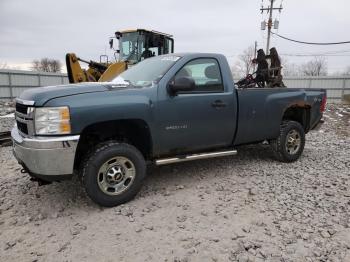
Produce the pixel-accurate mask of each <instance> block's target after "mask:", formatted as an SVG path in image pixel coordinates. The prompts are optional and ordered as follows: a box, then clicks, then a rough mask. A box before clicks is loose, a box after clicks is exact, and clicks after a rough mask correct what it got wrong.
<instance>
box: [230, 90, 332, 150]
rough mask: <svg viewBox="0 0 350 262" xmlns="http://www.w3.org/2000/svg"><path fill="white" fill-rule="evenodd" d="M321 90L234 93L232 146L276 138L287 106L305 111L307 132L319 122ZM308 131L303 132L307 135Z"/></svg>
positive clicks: (239, 91)
mask: <svg viewBox="0 0 350 262" xmlns="http://www.w3.org/2000/svg"><path fill="white" fill-rule="evenodd" d="M325 92H326V91H325V90H323V89H297V88H293V89H291V88H290V89H289V88H250V89H237V96H238V99H237V101H239V102H238V119H236V121H239V125H237V132H236V137H235V140H234V141H235V143H234V144H235V145H239V144H245V143H248V142H249V143H251V142H252V141H255V142H259V141H263V140H265V139H267V140H268V139H273V138H276V137H277V136H278V134H279V130H280V123H281V121H282V118H283V114H284V112H285V110H286V109H287V108H290V107H291V106H293V105H295V106H297V105H298V106H301V107H304V108H305V109H306V110H309V111H310V112H309V115H310V120H309V121H310V128H309V129H312V128H313V127H314V126H315V125H316V124H317V123H318V121H319V120H320V118H321V114H320V113H319V108H320V106H321V102H322V98H323V96H324V95H325ZM309 129H306V130H305V131H306V132H307V131H308V130H309Z"/></svg>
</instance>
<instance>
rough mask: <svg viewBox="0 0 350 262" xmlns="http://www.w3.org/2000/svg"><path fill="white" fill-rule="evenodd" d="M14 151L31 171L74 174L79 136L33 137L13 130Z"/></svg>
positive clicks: (48, 174)
mask: <svg viewBox="0 0 350 262" xmlns="http://www.w3.org/2000/svg"><path fill="white" fill-rule="evenodd" d="M11 136H12V141H13V153H14V155H15V157H16V158H17V160H18V162H19V163H20V164H21V165H22V166H24V168H25V169H27V170H28V171H29V172H30V173H32V174H36V175H43V176H60V175H71V174H73V166H74V158H75V151H76V149H77V145H78V141H79V136H56V137H32V138H27V137H23V136H21V135H20V133H19V132H18V129H17V127H14V128H13V129H12V131H11Z"/></svg>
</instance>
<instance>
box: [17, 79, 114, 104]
mask: <svg viewBox="0 0 350 262" xmlns="http://www.w3.org/2000/svg"><path fill="white" fill-rule="evenodd" d="M110 89H111V87H110V86H109V85H108V84H107V83H96V82H94V83H80V84H74V85H72V84H70V85H59V86H47V87H37V88H30V89H27V90H25V91H24V92H23V93H22V94H21V95H20V96H19V98H20V99H23V100H30V101H34V102H35V104H34V105H36V106H43V105H44V104H45V103H46V102H47V101H49V100H51V99H53V98H57V97H64V96H72V95H79V94H86V93H94V92H105V91H108V90H110Z"/></svg>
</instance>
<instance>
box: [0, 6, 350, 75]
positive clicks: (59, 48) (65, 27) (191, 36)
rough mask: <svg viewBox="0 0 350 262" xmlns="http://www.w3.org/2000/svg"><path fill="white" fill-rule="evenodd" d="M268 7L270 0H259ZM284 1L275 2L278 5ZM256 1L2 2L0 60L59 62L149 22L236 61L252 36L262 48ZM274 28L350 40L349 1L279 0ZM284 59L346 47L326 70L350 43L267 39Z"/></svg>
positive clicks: (337, 59) (346, 59)
mask: <svg viewBox="0 0 350 262" xmlns="http://www.w3.org/2000/svg"><path fill="white" fill-rule="evenodd" d="M263 2H264V4H265V5H267V2H268V1H267V0H264V1H263ZM280 3H281V0H275V5H278V6H279V4H280ZM260 7H261V0H216V1H214V0H195V1H190V0H168V1H167V0H150V1H145V0H134V1H132V0H130V1H118V0H107V1H103V0H102V1H96V0H94V1H92V0H59V1H53V0H30V1H28V0H0V64H1V63H4V62H6V63H7V64H8V65H11V66H12V65H22V67H23V64H25V63H30V62H31V61H32V60H33V59H38V58H42V57H50V58H56V59H60V60H62V62H64V56H65V54H66V53H67V52H75V53H76V54H78V56H79V57H81V58H85V59H95V60H98V59H99V55H100V54H103V53H104V52H105V50H107V53H109V50H108V38H109V37H110V36H112V35H113V34H114V32H115V31H117V30H122V29H128V28H147V29H153V30H157V31H161V32H166V33H169V34H172V35H174V38H175V52H186V51H190V52H193V51H195V52H196V51H198V52H217V53H223V54H225V55H226V56H227V57H228V59H229V62H230V63H231V64H234V62H235V61H236V59H237V57H236V56H237V55H238V54H240V53H241V52H242V51H243V50H244V49H245V48H247V47H248V46H249V45H253V44H254V41H255V40H256V41H258V45H259V47H262V48H265V45H266V31H261V30H260V23H261V21H262V20H264V19H266V17H267V15H266V13H265V14H264V15H261V13H260V10H259V9H260ZM283 8H284V9H283V11H282V13H281V14H279V13H278V12H276V13H275V15H274V17H275V18H278V19H279V20H280V28H279V30H278V33H279V34H281V35H285V36H287V37H290V38H294V39H298V40H303V41H312V42H330V41H331V42H334V41H349V40H350V34H349V28H350V15H349V10H350V1H349V0H333V1H329V0H328V1H326V0H307V1H302V0H284V1H283ZM272 45H273V46H276V47H277V49H278V50H279V53H280V54H281V56H282V58H287V59H288V61H290V62H295V63H302V62H305V61H307V60H308V59H311V58H312V57H295V56H288V57H287V56H284V55H283V54H290V55H294V54H310V53H324V52H329V51H331V52H333V51H348V52H344V53H337V54H336V55H334V54H333V55H332V56H328V57H327V60H328V64H329V71H330V72H334V71H341V70H343V69H344V68H345V67H347V66H350V44H348V45H338V46H316V47H315V46H305V45H300V44H294V43H290V42H287V41H285V40H282V39H278V38H276V37H273V38H272Z"/></svg>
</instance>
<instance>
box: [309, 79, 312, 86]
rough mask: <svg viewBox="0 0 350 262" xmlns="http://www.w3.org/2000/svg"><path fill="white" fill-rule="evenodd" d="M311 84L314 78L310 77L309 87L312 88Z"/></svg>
mask: <svg viewBox="0 0 350 262" xmlns="http://www.w3.org/2000/svg"><path fill="white" fill-rule="evenodd" d="M311 85H312V78H311V77H310V78H309V88H311Z"/></svg>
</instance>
